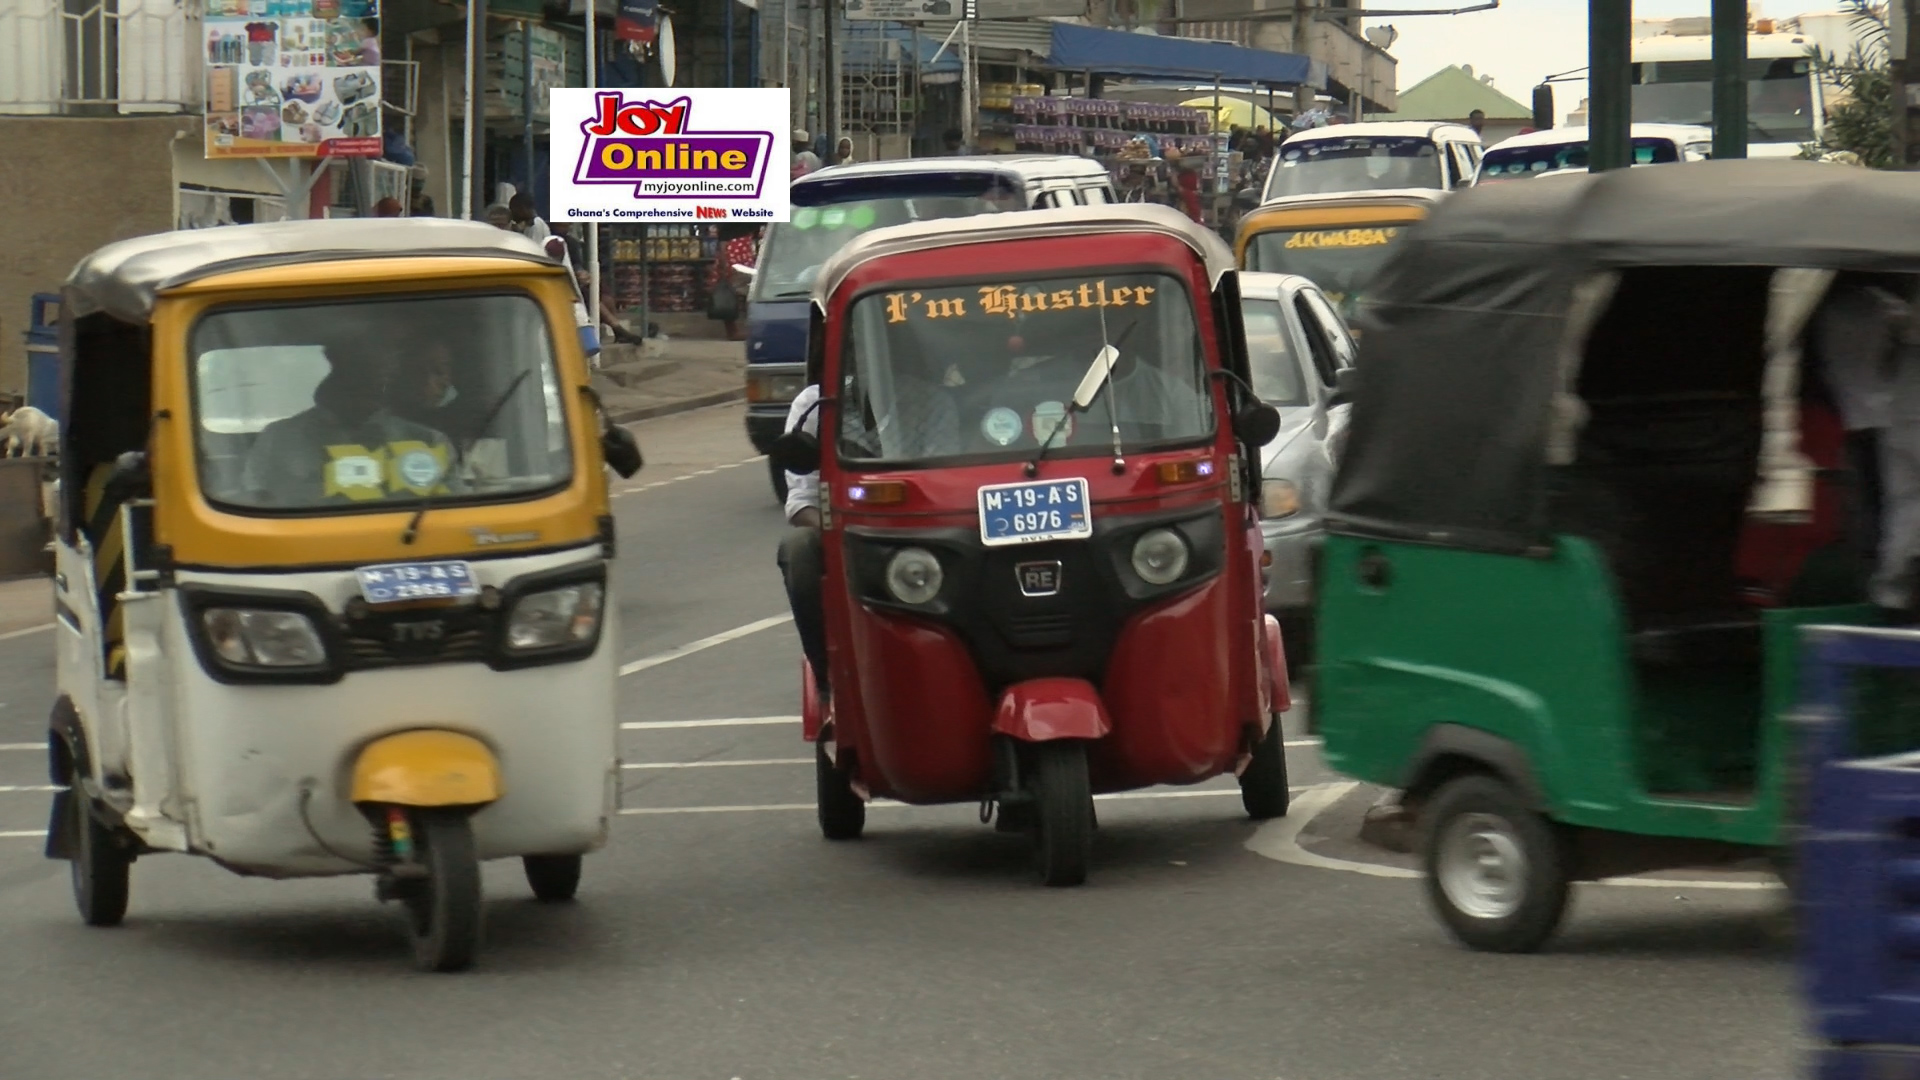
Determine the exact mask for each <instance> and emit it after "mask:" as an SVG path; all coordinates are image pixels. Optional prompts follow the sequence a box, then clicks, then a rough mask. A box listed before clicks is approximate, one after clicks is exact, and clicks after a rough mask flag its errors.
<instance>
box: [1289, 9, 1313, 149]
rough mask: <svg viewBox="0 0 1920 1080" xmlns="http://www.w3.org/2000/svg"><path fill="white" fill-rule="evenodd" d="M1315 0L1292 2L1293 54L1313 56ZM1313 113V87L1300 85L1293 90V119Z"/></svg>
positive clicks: (1304, 84)
mask: <svg viewBox="0 0 1920 1080" xmlns="http://www.w3.org/2000/svg"><path fill="white" fill-rule="evenodd" d="M1315 6H1317V2H1316V0H1293V22H1292V25H1291V26H1290V27H1289V29H1291V30H1292V31H1293V54H1294V55H1295V56H1312V55H1313V51H1312V50H1313V33H1312V31H1313V9H1314V7H1315ZM1312 111H1313V87H1311V86H1309V85H1307V84H1306V83H1301V84H1300V85H1299V86H1296V87H1294V88H1293V118H1294V119H1295V120H1296V121H1297V120H1299V119H1300V118H1301V117H1302V116H1305V115H1307V113H1309V112H1312Z"/></svg>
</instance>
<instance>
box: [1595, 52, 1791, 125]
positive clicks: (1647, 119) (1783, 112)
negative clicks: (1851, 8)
mask: <svg viewBox="0 0 1920 1080" xmlns="http://www.w3.org/2000/svg"><path fill="white" fill-rule="evenodd" d="M1812 72H1813V61H1812V60H1811V59H1810V58H1807V57H1779V58H1775V59H1760V60H1748V61H1747V142H1748V143H1794V144H1799V143H1805V142H1812V141H1813V74H1812ZM1633 122H1634V123H1636V124H1700V125H1706V124H1711V123H1713V61H1711V60H1662V61H1657V62H1648V63H1642V64H1635V65H1633Z"/></svg>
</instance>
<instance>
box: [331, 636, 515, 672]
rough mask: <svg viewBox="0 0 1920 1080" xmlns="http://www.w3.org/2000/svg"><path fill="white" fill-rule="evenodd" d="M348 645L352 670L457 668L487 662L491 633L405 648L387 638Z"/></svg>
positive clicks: (361, 639)
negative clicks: (416, 666) (420, 666)
mask: <svg viewBox="0 0 1920 1080" xmlns="http://www.w3.org/2000/svg"><path fill="white" fill-rule="evenodd" d="M346 645H347V664H348V666H349V667H353V668H358V669H361V670H365V669H367V668H387V667H406V666H408V665H410V664H454V663H460V662H463V661H475V660H484V659H486V657H487V632H486V631H485V630H482V629H479V628H475V629H471V630H459V631H454V632H452V633H449V634H447V635H446V636H445V637H443V638H441V639H440V640H439V641H432V642H420V643H409V644H405V645H402V644H400V643H398V642H395V641H393V640H392V639H391V638H386V637H377V636H362V635H349V636H348V637H347V639H346Z"/></svg>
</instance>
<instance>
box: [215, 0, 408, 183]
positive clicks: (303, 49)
mask: <svg viewBox="0 0 1920 1080" xmlns="http://www.w3.org/2000/svg"><path fill="white" fill-rule="evenodd" d="M204 29H205V31H206V50H207V143H206V146H207V157H209V158H246V157H254V158H318V157H379V156H380V153H381V148H382V141H381V130H380V4H379V0H207V11H206V19H205V24H204Z"/></svg>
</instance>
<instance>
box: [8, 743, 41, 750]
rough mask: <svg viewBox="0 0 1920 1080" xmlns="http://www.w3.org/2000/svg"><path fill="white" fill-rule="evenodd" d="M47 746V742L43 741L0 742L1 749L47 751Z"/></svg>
mask: <svg viewBox="0 0 1920 1080" xmlns="http://www.w3.org/2000/svg"><path fill="white" fill-rule="evenodd" d="M46 748H47V744H46V743H43V742H0V750H22V751H30V750H40V751H45V750H46Z"/></svg>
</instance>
